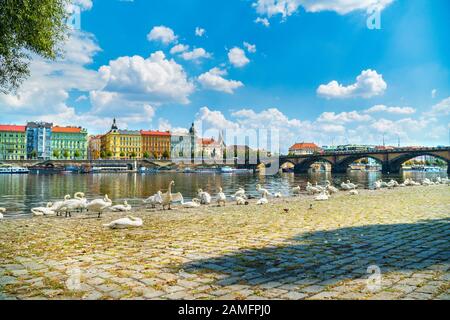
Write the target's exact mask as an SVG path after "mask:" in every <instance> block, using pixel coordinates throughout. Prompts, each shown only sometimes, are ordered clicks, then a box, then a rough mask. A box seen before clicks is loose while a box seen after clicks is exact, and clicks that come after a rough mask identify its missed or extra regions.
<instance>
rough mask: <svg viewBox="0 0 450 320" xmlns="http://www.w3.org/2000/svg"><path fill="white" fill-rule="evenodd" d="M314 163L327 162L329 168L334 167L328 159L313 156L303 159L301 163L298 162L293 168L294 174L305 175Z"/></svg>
mask: <svg viewBox="0 0 450 320" xmlns="http://www.w3.org/2000/svg"><path fill="white" fill-rule="evenodd" d="M316 162H327V163H329V164H330V166H331V168H333V167H334V163H333V162H331V161H330V160H329V159H327V158H325V157H320V156H313V157H309V158H305V160H303V161H302V162H299V163H297V164H296V165H295V167H294V172H295V173H307V172H308V170H309V169H310V168H311V165H313V164H314V163H316Z"/></svg>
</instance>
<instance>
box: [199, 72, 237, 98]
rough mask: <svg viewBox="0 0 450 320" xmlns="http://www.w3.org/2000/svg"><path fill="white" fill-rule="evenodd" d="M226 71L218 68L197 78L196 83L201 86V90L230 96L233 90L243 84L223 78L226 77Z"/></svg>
mask: <svg viewBox="0 0 450 320" xmlns="http://www.w3.org/2000/svg"><path fill="white" fill-rule="evenodd" d="M226 75H227V72H226V70H221V69H219V68H213V69H211V70H209V71H208V72H205V73H203V74H201V75H200V76H199V77H198V81H199V82H200V83H201V84H202V86H203V88H205V89H209V90H215V91H221V92H225V93H229V94H232V93H234V90H236V89H238V88H240V87H242V86H243V85H244V84H243V83H242V82H240V81H235V80H227V79H225V78H224V77H223V76H226Z"/></svg>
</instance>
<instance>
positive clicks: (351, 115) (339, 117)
mask: <svg viewBox="0 0 450 320" xmlns="http://www.w3.org/2000/svg"><path fill="white" fill-rule="evenodd" d="M371 119H372V118H371V117H370V116H369V115H367V114H360V113H358V112H357V111H350V112H341V113H338V114H336V113H334V112H324V113H322V114H321V115H320V116H319V118H318V119H317V121H319V122H335V123H349V122H364V121H370V120H371Z"/></svg>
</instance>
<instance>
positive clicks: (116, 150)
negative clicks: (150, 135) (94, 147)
mask: <svg viewBox="0 0 450 320" xmlns="http://www.w3.org/2000/svg"><path fill="white" fill-rule="evenodd" d="M101 145H102V152H101V153H102V156H103V155H104V156H105V158H107V159H132V158H138V159H140V158H142V138H141V133H140V131H132V130H119V128H118V127H117V125H116V119H114V122H113V125H112V126H111V130H110V131H109V132H108V133H106V134H105V135H103V136H102V138H101Z"/></svg>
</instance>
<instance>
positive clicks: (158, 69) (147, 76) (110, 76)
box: [99, 51, 195, 103]
mask: <svg viewBox="0 0 450 320" xmlns="http://www.w3.org/2000/svg"><path fill="white" fill-rule="evenodd" d="M99 73H100V74H101V76H102V79H103V80H104V81H105V83H106V84H105V87H104V88H103V90H104V91H109V92H118V93H122V94H126V95H127V96H128V97H129V99H132V100H137V101H150V102H151V103H164V102H171V101H172V102H180V103H188V102H189V95H190V94H191V93H192V92H193V91H194V89H195V88H194V85H193V83H191V82H190V80H189V79H188V78H187V75H186V73H185V71H184V69H183V67H182V66H181V65H179V64H177V63H176V62H175V61H174V60H173V59H171V60H168V59H166V56H165V55H164V53H163V52H162V51H157V52H155V53H153V54H151V55H150V57H149V58H147V59H144V58H143V57H141V56H133V57H128V56H125V57H120V58H118V59H116V60H113V61H110V62H109V65H107V66H102V67H101V68H100V69H99Z"/></svg>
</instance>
